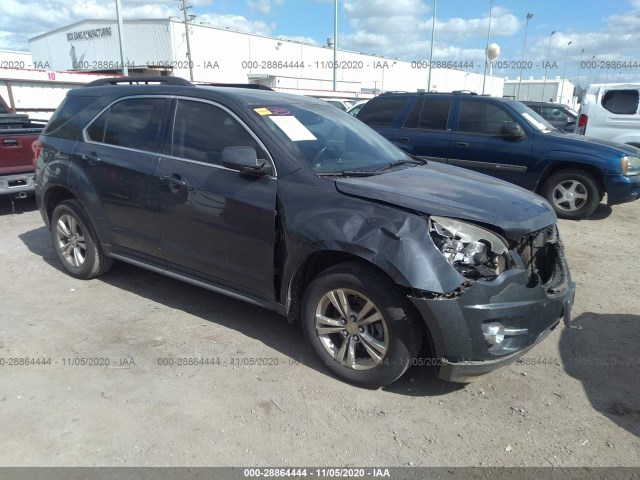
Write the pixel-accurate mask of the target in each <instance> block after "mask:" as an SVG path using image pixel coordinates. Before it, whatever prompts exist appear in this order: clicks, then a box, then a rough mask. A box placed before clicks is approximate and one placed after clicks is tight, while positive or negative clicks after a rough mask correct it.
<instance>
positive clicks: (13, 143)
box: [2, 138, 18, 147]
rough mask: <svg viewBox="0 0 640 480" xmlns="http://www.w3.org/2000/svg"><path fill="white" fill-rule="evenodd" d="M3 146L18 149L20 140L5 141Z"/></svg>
mask: <svg viewBox="0 0 640 480" xmlns="http://www.w3.org/2000/svg"><path fill="white" fill-rule="evenodd" d="M2 145H4V146H5V147H17V146H18V140H15V139H13V138H11V139H8V140H3V141H2Z"/></svg>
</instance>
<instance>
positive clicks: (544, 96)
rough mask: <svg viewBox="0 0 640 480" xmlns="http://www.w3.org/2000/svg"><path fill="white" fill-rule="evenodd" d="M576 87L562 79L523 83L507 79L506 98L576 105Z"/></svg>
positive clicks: (530, 80) (505, 83) (505, 86)
mask: <svg viewBox="0 0 640 480" xmlns="http://www.w3.org/2000/svg"><path fill="white" fill-rule="evenodd" d="M574 90H575V85H574V84H573V83H572V82H570V81H569V80H567V79H564V80H563V79H562V78H561V77H555V78H547V79H546V80H545V79H544V77H543V78H541V79H537V80H536V79H534V78H533V77H530V78H529V79H527V80H525V79H524V78H523V79H522V81H519V80H518V79H515V80H510V79H508V78H507V79H506V80H505V82H504V96H505V97H508V98H514V99H516V100H521V101H522V100H524V101H526V100H530V101H533V102H552V103H562V104H565V105H572V106H573V105H574V104H575V102H576V99H575V98H574Z"/></svg>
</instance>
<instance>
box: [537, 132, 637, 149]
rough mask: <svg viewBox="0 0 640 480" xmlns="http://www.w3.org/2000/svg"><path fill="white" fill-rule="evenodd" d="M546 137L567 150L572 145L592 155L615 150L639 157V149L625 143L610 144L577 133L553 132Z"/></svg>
mask: <svg viewBox="0 0 640 480" xmlns="http://www.w3.org/2000/svg"><path fill="white" fill-rule="evenodd" d="M545 136H548V138H549V139H552V141H556V142H558V145H559V146H562V147H565V148H566V147H567V146H569V145H571V146H572V147H578V148H581V149H584V150H588V151H589V153H591V154H593V153H598V150H604V151H606V152H607V153H611V149H614V150H616V152H618V153H619V154H620V155H638V149H637V148H636V147H633V146H631V145H626V144H624V143H616V142H609V141H607V140H600V139H598V138H593V137H588V136H584V135H578V134H575V133H562V132H551V133H547V134H545ZM594 149H595V150H594Z"/></svg>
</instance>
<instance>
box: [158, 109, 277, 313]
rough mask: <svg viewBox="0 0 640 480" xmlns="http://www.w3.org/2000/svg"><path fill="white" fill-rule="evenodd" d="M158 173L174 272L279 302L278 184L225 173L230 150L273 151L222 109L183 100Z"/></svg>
mask: <svg viewBox="0 0 640 480" xmlns="http://www.w3.org/2000/svg"><path fill="white" fill-rule="evenodd" d="M175 108H176V110H175V120H174V124H173V133H172V140H171V149H170V151H169V154H168V155H164V156H162V158H161V159H160V165H159V167H158V179H159V181H160V184H159V189H158V195H159V208H160V215H161V217H162V219H163V226H162V248H163V251H164V255H165V259H166V261H167V264H168V268H169V269H170V270H173V271H176V272H178V273H183V274H187V275H190V276H196V277H200V278H202V279H203V280H205V281H207V282H213V283H216V284H219V285H221V286H222V287H226V288H229V289H232V290H235V291H240V292H244V293H246V294H247V295H250V296H253V297H260V298H262V299H264V300H266V301H271V300H272V299H273V298H274V281H273V255H274V239H275V220H276V218H275V209H276V187H277V181H276V179H275V177H271V176H255V175H249V174H245V173H241V172H238V171H235V170H231V169H228V168H225V167H223V166H222V165H221V160H222V150H223V149H224V148H225V147H234V146H251V147H254V148H255V149H256V151H257V152H258V156H259V157H260V158H268V157H267V154H266V151H265V150H264V148H263V147H262V146H261V144H259V142H258V141H257V140H256V138H255V137H254V136H253V135H251V134H250V133H249V130H248V129H247V127H246V126H245V125H244V124H243V123H242V122H241V121H240V120H239V119H238V118H237V117H236V116H235V115H233V114H232V113H231V112H230V111H228V110H227V109H225V108H224V107H222V106H220V105H216V104H213V103H209V102H206V101H199V100H187V99H178V100H177V105H176V107H175Z"/></svg>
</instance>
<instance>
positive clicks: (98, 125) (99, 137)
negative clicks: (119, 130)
mask: <svg viewBox="0 0 640 480" xmlns="http://www.w3.org/2000/svg"><path fill="white" fill-rule="evenodd" d="M108 118H109V109H107V110H105V111H104V112H102V114H101V115H100V116H99V117H98V118H96V119H95V120H94V121H93V122H92V123H91V125H89V128H87V136H88V137H89V140H92V141H94V142H100V143H104V127H106V126H107V119H108Z"/></svg>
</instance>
